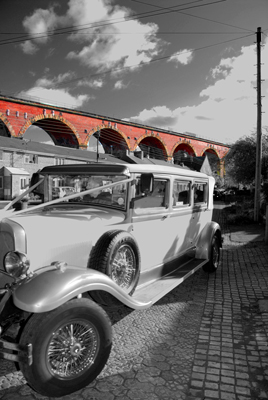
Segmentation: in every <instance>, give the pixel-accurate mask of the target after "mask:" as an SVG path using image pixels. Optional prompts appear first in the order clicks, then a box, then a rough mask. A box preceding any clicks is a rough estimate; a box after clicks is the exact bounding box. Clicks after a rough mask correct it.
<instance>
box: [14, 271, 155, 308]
mask: <svg viewBox="0 0 268 400" xmlns="http://www.w3.org/2000/svg"><path fill="white" fill-rule="evenodd" d="M92 290H104V291H106V292H108V293H110V294H111V295H113V296H114V297H116V298H117V299H118V300H119V301H120V302H122V303H123V304H125V305H126V306H128V307H130V308H133V309H143V308H148V307H149V306H150V305H151V302H149V303H141V302H138V301H136V300H134V299H132V297H131V296H129V295H127V294H126V293H125V292H124V290H123V289H121V288H120V287H119V286H118V285H117V284H116V283H115V282H114V281H113V280H112V279H110V278H109V277H108V276H107V275H105V274H103V273H101V272H99V271H95V270H93V269H85V268H78V267H74V266H67V267H66V269H65V270H64V271H62V270H60V269H54V268H51V269H48V270H47V269H46V270H44V271H43V272H40V273H38V274H36V275H34V276H33V277H32V278H31V279H30V280H28V281H27V282H24V283H23V284H21V285H20V286H19V287H17V288H16V290H15V291H14V293H13V301H14V304H15V305H16V307H18V308H19V309H21V310H23V311H26V312H30V313H42V312H47V311H51V310H54V309H55V308H57V307H59V306H61V305H62V304H64V303H66V302H67V301H68V300H70V299H72V298H74V297H77V296H79V295H81V294H83V293H85V292H90V291H92Z"/></svg>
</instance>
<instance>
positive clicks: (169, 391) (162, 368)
mask: <svg viewBox="0 0 268 400" xmlns="http://www.w3.org/2000/svg"><path fill="white" fill-rule="evenodd" d="M220 215H221V221H220V222H221V224H222V227H223V231H224V245H223V251H222V263H221V266H220V267H219V269H218V271H217V273H216V274H211V275H207V274H205V273H204V272H203V271H202V270H199V271H198V272H197V273H196V274H195V275H193V276H191V277H190V278H189V279H188V280H187V281H186V282H184V283H183V284H182V285H180V286H179V287H177V288H176V289H174V290H173V291H172V292H171V293H169V294H168V295H167V296H165V297H164V298H163V299H161V300H160V301H159V302H157V303H156V304H155V305H154V306H153V307H151V308H150V309H148V310H143V311H133V310H130V309H127V308H122V309H120V310H118V311H116V312H109V315H110V317H111V320H112V322H113V331H114V344H113V349H112V353H111V356H110V359H109V361H108V363H107V365H106V367H105V368H104V370H103V371H102V373H101V374H100V375H99V377H98V378H97V379H96V380H95V381H94V382H92V383H91V384H90V385H89V386H87V387H86V388H84V389H82V390H80V391H79V392H76V393H74V394H72V395H69V396H65V397H63V398H62V399H64V400H70V399H74V400H119V399H120V400H121V399H122V400H124V399H125V400H132V399H133V400H143V399H148V400H160V399H161V400H162V399H163V400H169V399H170V400H173V399H174V400H175V399H176V400H213V399H214V400H215V399H220V400H233V399H235V400H261V399H268V341H267V336H268V247H267V245H265V243H264V242H263V241H258V242H256V241H251V242H243V241H238V242H237V241H234V240H232V236H231V234H230V232H229V231H228V228H227V227H226V226H225V224H224V220H223V219H222V215H223V214H222V213H221V214H220ZM217 218H219V214H218V215H217ZM0 399H4V400H18V399H24V400H34V399H47V398H46V397H44V396H40V395H38V394H37V393H35V392H34V391H33V390H31V389H30V388H29V387H28V385H26V384H25V381H24V379H23V377H22V375H21V374H20V372H18V371H16V369H15V368H14V366H13V364H12V363H9V362H6V361H1V364H0Z"/></svg>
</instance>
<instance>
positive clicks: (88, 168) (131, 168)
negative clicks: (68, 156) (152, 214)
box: [39, 163, 208, 178]
mask: <svg viewBox="0 0 268 400" xmlns="http://www.w3.org/2000/svg"><path fill="white" fill-rule="evenodd" d="M39 173H40V174H41V175H58V174H67V175H86V174H92V175H99V174H109V175H126V176H129V175H130V173H153V174H169V175H181V176H188V177H199V178H201V177H203V178H207V177H208V176H207V175H206V174H204V173H201V172H197V171H192V170H189V169H186V168H183V167H179V166H176V165H173V164H170V165H168V164H167V165H148V164H128V163H126V164H106V163H105V164H101V163H94V164H66V165H51V166H48V167H45V168H43V169H42V170H41V171H40V172H39Z"/></svg>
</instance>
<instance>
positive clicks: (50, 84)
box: [35, 71, 76, 88]
mask: <svg viewBox="0 0 268 400" xmlns="http://www.w3.org/2000/svg"><path fill="white" fill-rule="evenodd" d="M75 75H76V74H75V72H73V71H68V72H65V73H63V74H59V75H58V76H55V77H53V78H51V79H50V78H48V77H46V76H45V77H42V78H40V79H38V80H37V81H36V83H35V84H36V86H37V87H43V88H55V86H56V85H58V84H61V83H63V82H66V83H68V81H70V80H71V79H74V78H75Z"/></svg>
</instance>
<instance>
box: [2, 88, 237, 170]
mask: <svg viewBox="0 0 268 400" xmlns="http://www.w3.org/2000/svg"><path fill="white" fill-rule="evenodd" d="M0 124H1V126H2V129H1V126H0V135H5V136H10V137H17V138H22V137H23V135H24V134H25V132H26V131H27V129H28V128H29V127H30V126H38V127H39V128H41V129H43V130H44V131H45V132H47V133H48V135H49V136H50V137H51V139H52V140H53V142H54V144H55V145H57V146H65V147H72V148H77V149H78V148H79V149H84V150H87V149H88V146H89V141H90V138H91V137H95V138H96V139H97V140H98V141H99V143H101V145H102V147H103V148H104V150H105V152H106V153H113V154H117V153H118V152H122V151H125V150H129V151H131V152H134V151H136V150H137V149H140V150H143V152H144V154H145V155H147V156H149V157H151V158H159V159H162V160H166V161H172V160H173V161H174V162H176V160H177V159H178V158H179V156H180V155H181V154H186V155H187V154H188V155H189V156H193V157H195V156H196V157H202V156H204V154H211V155H213V154H214V155H215V156H216V157H217V158H218V160H219V161H220V163H219V164H220V165H223V163H222V162H221V161H222V160H223V158H224V156H225V155H226V154H227V153H228V151H229V148H230V146H228V145H225V144H223V143H220V142H216V141H212V140H208V139H204V138H199V137H197V136H196V135H193V134H188V133H187V134H182V133H177V132H172V131H169V130H165V129H159V128H154V127H149V126H146V125H142V124H137V123H132V122H128V121H123V120H119V119H116V118H110V117H104V116H100V115H96V114H91V113H88V112H83V111H78V110H72V109H66V108H63V107H58V106H50V105H46V104H42V103H37V102H34V101H29V100H23V99H17V98H13V97H7V96H2V95H0ZM3 127H4V128H3ZM222 170H223V167H222Z"/></svg>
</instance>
